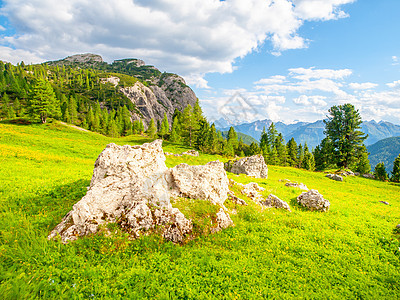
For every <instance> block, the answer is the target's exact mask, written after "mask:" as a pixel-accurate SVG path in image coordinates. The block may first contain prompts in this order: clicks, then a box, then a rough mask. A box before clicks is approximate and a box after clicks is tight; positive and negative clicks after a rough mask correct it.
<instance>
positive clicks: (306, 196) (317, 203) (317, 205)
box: [297, 190, 331, 212]
mask: <svg viewBox="0 0 400 300" xmlns="http://www.w3.org/2000/svg"><path fill="white" fill-rule="evenodd" d="M297 202H298V203H300V205H302V206H304V207H306V208H308V209H309V210H311V211H314V210H316V211H321V212H326V211H328V210H329V207H330V205H331V204H330V202H329V201H328V200H326V199H324V197H323V196H322V195H321V194H320V193H318V191H317V190H309V191H308V192H304V193H302V194H301V195H299V196H298V197H297Z"/></svg>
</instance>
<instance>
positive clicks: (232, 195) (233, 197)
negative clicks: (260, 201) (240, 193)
mask: <svg viewBox="0 0 400 300" xmlns="http://www.w3.org/2000/svg"><path fill="white" fill-rule="evenodd" d="M228 198H229V199H230V200H232V202H233V203H235V204H238V205H247V202H246V201H244V200H243V199H241V198H239V197H237V196H236V195H235V193H234V192H232V191H229V192H228Z"/></svg>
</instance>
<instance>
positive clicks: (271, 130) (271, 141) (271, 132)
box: [267, 122, 278, 148]
mask: <svg viewBox="0 0 400 300" xmlns="http://www.w3.org/2000/svg"><path fill="white" fill-rule="evenodd" d="M277 136H278V131H277V130H276V127H275V124H274V122H272V123H271V125H269V127H268V132H267V137H268V139H267V145H268V146H270V147H271V148H272V147H273V146H274V145H275V140H276V138H277Z"/></svg>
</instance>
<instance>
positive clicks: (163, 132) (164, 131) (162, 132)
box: [159, 113, 169, 139]
mask: <svg viewBox="0 0 400 300" xmlns="http://www.w3.org/2000/svg"><path fill="white" fill-rule="evenodd" d="M168 133H169V124H168V118H167V114H166V113H164V118H163V120H162V123H161V126H160V132H159V135H160V136H161V138H162V139H164V137H165V136H166V135H168Z"/></svg>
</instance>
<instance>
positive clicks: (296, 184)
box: [285, 182, 308, 191]
mask: <svg viewBox="0 0 400 300" xmlns="http://www.w3.org/2000/svg"><path fill="white" fill-rule="evenodd" d="M285 186H288V187H294V188H299V189H301V190H304V191H308V187H307V186H306V185H305V184H303V183H297V182H286V183H285Z"/></svg>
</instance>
